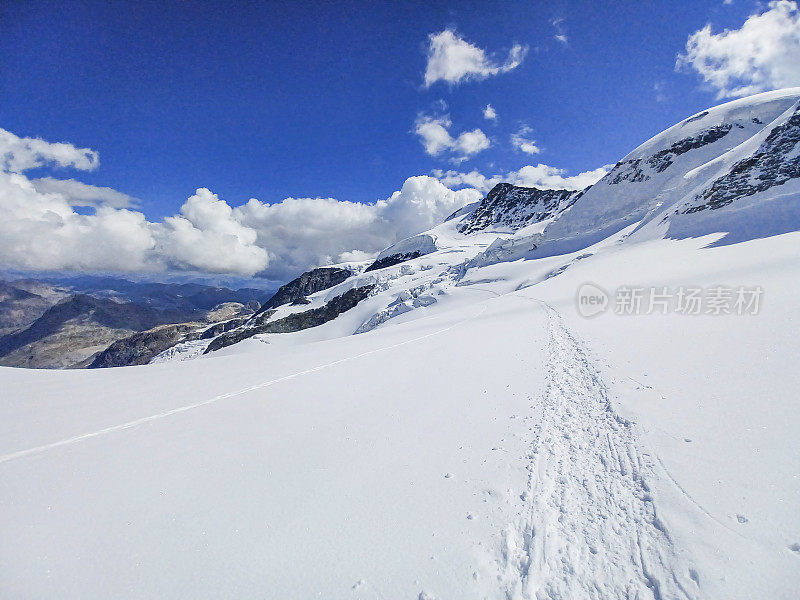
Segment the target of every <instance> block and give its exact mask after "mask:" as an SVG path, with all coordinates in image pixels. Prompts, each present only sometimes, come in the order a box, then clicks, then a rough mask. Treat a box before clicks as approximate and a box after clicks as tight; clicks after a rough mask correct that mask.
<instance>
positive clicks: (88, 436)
mask: <svg viewBox="0 0 800 600" xmlns="http://www.w3.org/2000/svg"><path fill="white" fill-rule="evenodd" d="M485 310H486V306H482V307H481V308H480V310H479V311H478V312H477V313H476V314H475V315H472V316H470V317H467V318H466V319H462V320H460V321H457V322H455V323H453V324H451V325H448V326H447V327H444V328H442V329H438V330H436V331H432V332H431V333H426V334H425V335H421V336H418V337H415V338H412V339H410V340H405V341H403V342H398V343H396V344H391V345H389V346H384V347H381V348H376V349H374V350H368V351H367V352H361V353H359V354H355V355H353V356H348V357H345V358H340V359H339V360H334V361H332V362H329V363H326V364H323V365H319V366H316V367H312V368H310V369H304V370H302V371H298V372H296V373H292V374H291V375H285V376H283V377H278V378H276V379H271V380H269V381H264V382H262V383H258V384H256V385H251V386H249V387H246V388H242V389H239V390H236V391H233V392H228V393H225V394H220V395H218V396H214V397H213V398H208V399H207V400H203V401H201V402H195V403H193V404H188V405H186V406H180V407H178V408H173V409H170V410H166V411H164V412H160V413H157V414H154V415H149V416H147V417H142V418H141V419H135V420H133V421H128V422H127V423H121V424H119V425H113V426H111V427H105V428H103V429H99V430H97V431H92V432H90V433H84V434H81V435H76V436H73V437H70V438H67V439H63V440H59V441H57V442H52V443H50V444H44V445H42V446H36V447H35V448H28V449H26V450H20V451H18V452H12V453H10V454H5V455H2V456H0V464H3V463H6V462H9V461H12V460H16V459H18V458H23V457H25V456H30V455H32V454H40V453H42V452H47V451H48V450H53V449H55V448H60V447H62V446H70V445H72V444H77V443H79V442H82V441H84V440H88V439H92V438H96V437H100V436H104V435H108V434H110V433H115V432H117V431H124V430H126V429H131V428H134V427H138V426H140V425H144V424H146V423H150V422H152V421H158V420H161V419H166V418H168V417H171V416H173V415H177V414H180V413H185V412H187V411H191V410H195V409H198V408H201V407H203V406H208V405H209V404H214V403H216V402H220V401H222V400H228V399H230V398H235V397H236V396H241V395H243V394H247V393H249V392H254V391H257V390H261V389H264V388H267V387H270V386H273V385H275V384H278V383H283V382H285V381H288V380H290V379H295V378H297V377H302V376H303V375H307V374H309V373H316V372H317V371H321V370H323V369H328V368H331V367H335V366H336V365H340V364H342V363H346V362H349V361H352V360H357V359H359V358H363V357H365V356H369V355H371V354H377V353H379V352H385V351H387V350H393V349H395V348H400V347H402V346H407V345H408V344H414V343H416V342H419V341H421V340H424V339H427V338H430V337H433V336H436V335H440V334H442V333H445V332H447V331H450V330H451V329H453V328H455V327H458V326H459V325H461V324H463V323H465V322H466V321H469V320H471V319H476V318H478V317H479V316H480V315H481V314H483V312H484V311H485Z"/></svg>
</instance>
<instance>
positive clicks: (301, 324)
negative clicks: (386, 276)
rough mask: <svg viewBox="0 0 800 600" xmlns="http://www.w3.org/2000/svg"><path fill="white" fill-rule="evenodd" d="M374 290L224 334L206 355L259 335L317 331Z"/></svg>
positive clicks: (364, 288)
mask: <svg viewBox="0 0 800 600" xmlns="http://www.w3.org/2000/svg"><path fill="white" fill-rule="evenodd" d="M374 289H375V285H374V284H371V285H365V286H362V287H357V288H352V289H350V290H348V291H346V292H345V293H344V294H342V295H341V296H336V297H335V298H333V299H332V300H330V301H329V302H328V303H327V304H325V305H324V306H321V307H319V308H312V309H311V310H306V311H303V312H299V313H294V314H291V315H288V316H286V317H284V318H282V319H277V320H275V321H268V320H267V321H266V322H263V321H262V322H260V323H258V324H253V320H251V322H248V324H247V325H245V326H243V327H241V328H239V329H235V330H233V331H230V332H228V333H223V334H222V335H220V336H219V337H217V338H215V339H214V340H213V341H212V342H211V343H210V344H209V346H208V348H206V354H207V353H209V352H214V351H215V350H219V349H221V348H225V347H227V346H230V345H232V344H236V343H238V342H241V341H242V340H246V339H247V338H250V337H253V336H254V335H258V334H259V333H291V332H293V331H301V330H303V329H308V328H310V327H317V326H318V325H322V324H323V323H327V322H328V321H332V320H333V319H335V318H336V317H338V316H339V315H340V314H342V313H343V312H346V311H348V310H350V309H351V308H353V307H354V306H355V305H356V304H358V303H359V302H361V301H362V300H363V299H364V298H366V297H367V296H369V294H370V293H371V292H372V290H374ZM260 316H261V315H258V316H256V317H254V319H258V317H260Z"/></svg>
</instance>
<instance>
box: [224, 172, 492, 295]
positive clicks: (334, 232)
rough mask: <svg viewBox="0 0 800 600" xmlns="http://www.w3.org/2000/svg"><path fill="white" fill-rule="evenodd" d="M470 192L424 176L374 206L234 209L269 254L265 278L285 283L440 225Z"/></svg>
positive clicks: (314, 203) (299, 204)
mask: <svg viewBox="0 0 800 600" xmlns="http://www.w3.org/2000/svg"><path fill="white" fill-rule="evenodd" d="M480 196H481V194H480V192H478V191H477V190H474V189H464V190H458V191H453V190H451V189H449V188H447V187H446V186H445V185H443V184H442V183H441V182H439V181H438V180H437V179H435V178H433V177H428V176H424V175H423V176H417V177H409V178H408V179H407V180H406V181H405V183H404V184H403V186H402V188H401V189H400V190H398V191H396V192H394V193H393V194H392V195H391V196H390V197H389V198H387V199H386V200H379V201H377V202H375V203H372V204H366V203H360V202H348V201H338V200H334V199H332V198H287V199H285V200H283V201H282V202H278V203H276V204H266V203H264V202H260V201H259V200H256V199H251V200H250V201H249V202H248V203H247V204H245V205H243V206H240V207H238V208H236V209H234V212H235V213H236V215H237V217H238V219H239V220H240V221H241V222H242V223H243V224H245V225H246V226H248V227H250V228H252V229H254V230H256V231H257V233H258V242H257V243H258V244H259V245H260V246H262V247H264V248H266V249H268V251H269V254H270V266H269V269H268V270H267V275H268V276H269V277H271V278H274V279H286V278H288V277H291V276H294V275H296V274H297V273H298V272H300V271H303V270H305V269H307V268H309V267H313V266H319V265H324V264H331V263H334V262H346V261H351V260H356V258H357V257H365V256H371V255H373V254H374V253H375V252H377V251H379V250H382V249H383V248H385V247H386V246H389V245H390V244H392V243H394V242H395V241H397V240H400V239H403V238H405V237H408V236H410V235H414V234H416V233H419V232H421V231H425V230H426V229H430V228H431V227H433V226H434V225H437V224H439V223H441V222H442V221H443V220H444V219H445V218H446V217H447V216H448V215H450V214H451V213H453V212H454V211H456V210H458V209H459V208H461V207H462V206H465V205H466V204H469V203H470V202H475V201H476V200H479V199H480Z"/></svg>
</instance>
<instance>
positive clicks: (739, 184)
mask: <svg viewBox="0 0 800 600" xmlns="http://www.w3.org/2000/svg"><path fill="white" fill-rule="evenodd" d="M798 144H800V104H798V105H797V107H796V108H795V111H794V113H793V114H792V116H791V117H789V119H787V120H786V122H784V123H783V124H781V125H778V126H777V127H775V128H774V129H773V130H772V131H771V132H770V133H769V135H768V136H767V137H766V139H765V140H764V142H763V143H762V144H761V146H760V147H759V148H758V150H757V151H756V153H755V154H753V155H752V156H749V157H748V158H745V159H744V160H740V161H739V162H737V163H736V164H735V165H733V167H731V169H730V171H728V172H727V173H726V174H725V175H723V176H722V177H719V178H718V179H716V180H715V181H714V183H712V184H711V185H710V186H709V187H708V188H707V189H706V190H705V191H703V192H702V193H700V194H698V195H697V196H696V197H695V201H696V202H699V203H700V204H696V205H695V206H692V207H690V208H688V209H686V210H685V211H684V213H694V212H698V211H701V210H706V209H710V210H714V209H717V208H721V207H723V206H727V205H728V204H730V203H732V202H733V201H734V200H736V199H737V198H741V197H745V196H752V195H753V194H757V193H759V192H763V191H765V190H768V189H769V188H771V187H773V186H776V185H783V184H784V183H786V182H787V181H789V180H790V179H795V178H798V177H800V152H798V151H797V148H798Z"/></svg>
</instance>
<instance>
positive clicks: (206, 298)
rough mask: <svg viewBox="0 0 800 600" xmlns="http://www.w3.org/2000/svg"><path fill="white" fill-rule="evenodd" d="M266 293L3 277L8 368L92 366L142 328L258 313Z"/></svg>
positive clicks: (0, 305) (3, 351)
mask: <svg viewBox="0 0 800 600" xmlns="http://www.w3.org/2000/svg"><path fill="white" fill-rule="evenodd" d="M264 295H265V292H264V291H262V290H259V289H254V288H244V289H239V290H231V289H228V288H223V287H211V286H205V285H200V284H192V283H181V284H175V283H149V282H133V281H129V280H126V279H119V278H112V277H93V276H79V277H72V278H61V279H51V280H46V279H43V280H33V279H25V280H16V281H11V282H0V333H2V334H3V335H2V337H0V365H5V366H17V367H32V368H68V367H73V368H74V367H82V366H86V365H87V364H89V363H90V362H91V360H92V359H93V358H94V357H95V355H96V354H98V353H99V352H101V351H103V350H105V349H106V348H107V347H108V346H109V345H111V344H112V343H114V342H116V341H118V340H120V339H124V338H127V337H129V336H131V335H132V334H134V333H136V332H140V331H146V330H150V329H152V328H154V327H159V326H163V325H167V324H181V323H182V324H186V323H192V324H194V325H195V326H197V327H199V326H201V325H202V324H203V323H205V326H208V324H209V323H212V322H214V321H215V320H219V319H223V318H224V319H228V318H232V317H234V316H236V315H238V314H240V313H243V314H251V313H252V312H253V311H254V310H256V309H257V308H258V307H259V305H260V304H259V301H260V300H262V299H263V297H264ZM220 306H222V307H225V308H223V309H222V310H216V311H215V310H214V309H215V308H217V307H220ZM185 329H187V330H188V329H192V328H191V327H188V328H185Z"/></svg>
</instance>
